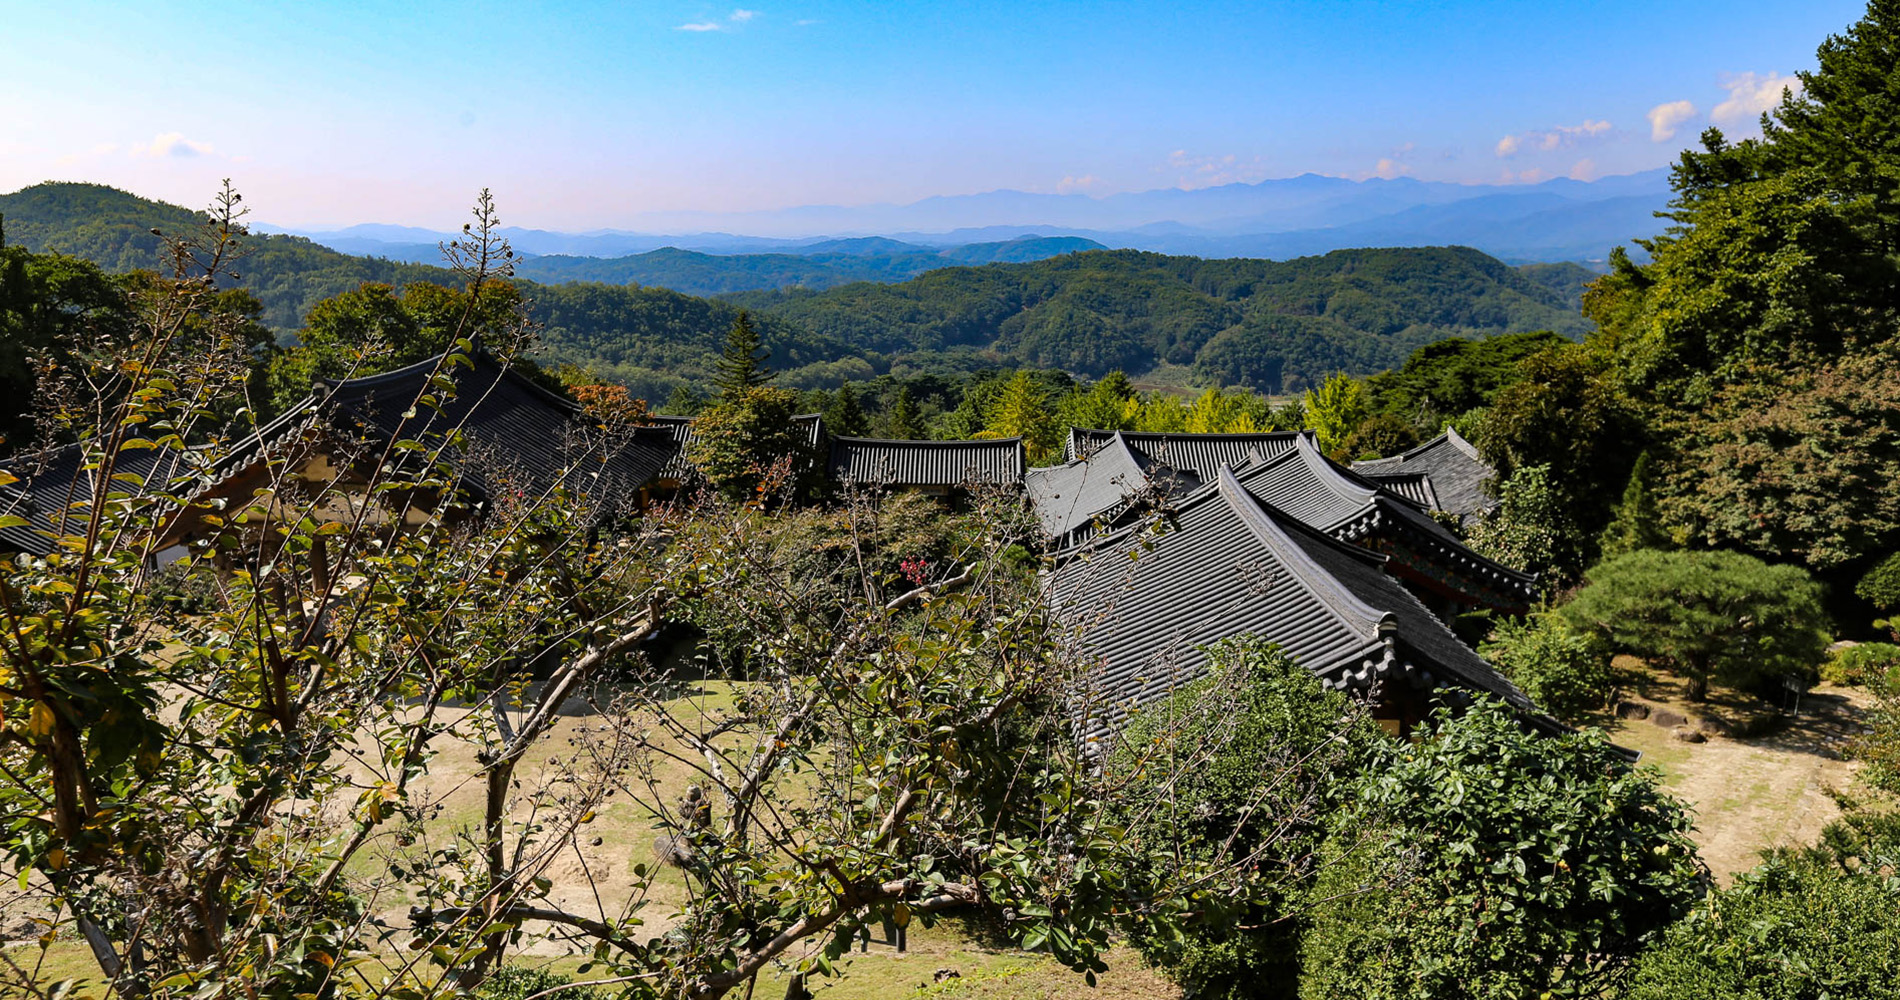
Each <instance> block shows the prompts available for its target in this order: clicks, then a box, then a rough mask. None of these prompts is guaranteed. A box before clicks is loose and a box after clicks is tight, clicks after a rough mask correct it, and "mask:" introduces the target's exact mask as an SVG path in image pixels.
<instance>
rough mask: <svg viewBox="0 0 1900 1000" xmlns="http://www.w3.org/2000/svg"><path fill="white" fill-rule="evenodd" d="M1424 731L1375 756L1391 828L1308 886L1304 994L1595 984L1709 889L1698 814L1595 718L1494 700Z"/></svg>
mask: <svg viewBox="0 0 1900 1000" xmlns="http://www.w3.org/2000/svg"><path fill="white" fill-rule="evenodd" d="M1424 736H1425V738H1424V739H1423V740H1422V741H1420V742H1416V743H1403V744H1401V743H1394V744H1389V745H1386V746H1384V747H1383V748H1382V755H1381V759H1378V760H1375V761H1374V762H1373V764H1372V766H1371V767H1370V768H1369V769H1367V770H1366V771H1365V772H1364V773H1365V780H1364V785H1363V791H1362V795H1361V808H1362V816H1363V817H1364V821H1365V822H1366V824H1367V825H1368V827H1367V828H1368V829H1369V830H1373V831H1378V833H1379V834H1381V835H1379V836H1374V837H1372V838H1371V839H1370V840H1369V841H1368V842H1366V843H1365V844H1364V845H1363V846H1362V847H1360V848H1359V849H1358V850H1357V851H1356V852H1355V853H1356V854H1357V855H1358V863H1357V864H1353V863H1346V864H1340V865H1336V866H1332V867H1329V868H1328V870H1327V871H1328V874H1327V877H1326V878H1325V879H1324V880H1322V882H1321V884H1319V885H1318V886H1317V887H1316V888H1315V889H1314V890H1313V898H1314V899H1315V900H1317V901H1318V902H1317V903H1316V906H1315V908H1314V910H1313V911H1312V912H1310V913H1309V915H1308V921H1309V923H1310V925H1311V929H1310V930H1308V931H1307V933H1306V935H1305V938H1304V941H1303V947H1302V952H1301V959H1302V963H1303V968H1302V970H1301V977H1302V984H1301V989H1300V994H1301V996H1310V997H1370V998H1393V1000H1398V998H1404V1000H1435V998H1440V997H1453V996H1456V997H1477V998H1497V1000H1504V998H1509V1000H1521V998H1524V997H1538V996H1600V995H1602V994H1603V993H1604V992H1605V991H1606V989H1607V988H1609V987H1612V986H1614V984H1615V982H1616V981H1617V980H1618V979H1619V978H1620V977H1621V976H1622V974H1623V973H1624V972H1625V970H1626V969H1627V968H1628V963H1629V962H1630V961H1631V960H1632V959H1634V957H1635V956H1636V955H1637V954H1639V953H1640V952H1641V951H1642V949H1643V948H1645V947H1647V946H1648V945H1649V944H1650V943H1651V942H1652V941H1654V940H1656V939H1658V938H1659V937H1661V935H1662V934H1663V933H1664V931H1665V930H1666V929H1667V928H1668V926H1669V925H1670V923H1672V922H1673V921H1674V920H1675V919H1676V918H1677V917H1678V916H1679V915H1680V914H1682V913H1683V912H1684V911H1685V910H1687V909H1688V907H1689V906H1690V905H1691V903H1692V902H1693V901H1694V900H1695V898H1696V897H1697V896H1698V895H1699V894H1700V893H1701V887H1702V878H1703V868H1702V865H1701V863H1700V862H1699V861H1698V860H1697V859H1696V854H1695V845H1694V844H1693V843H1692V842H1691V841H1690V840H1689V837H1688V830H1689V827H1690V821H1689V816H1688V813H1687V812H1686V811H1685V809H1684V807H1683V805H1682V804H1681V803H1680V802H1678V801H1676V800H1675V799H1674V798H1672V797H1671V796H1670V795H1669V794H1668V793H1666V792H1664V791H1663V790H1662V789H1661V787H1660V786H1659V781H1660V775H1659V774H1658V773H1657V772H1656V771H1654V770H1653V769H1649V768H1642V769H1638V768H1634V767H1631V766H1630V765H1629V764H1628V762H1626V761H1625V760H1624V759H1623V758H1621V757H1620V756H1618V754H1617V752H1616V750H1615V749H1614V748H1613V747H1611V745H1610V744H1609V742H1608V740H1607V739H1606V738H1605V737H1604V736H1603V734H1602V733H1601V732H1599V731H1596V730H1586V731H1582V732H1577V733H1570V734H1565V735H1562V736H1554V737H1552V736H1542V735H1537V734H1533V733H1530V732H1527V731H1526V730H1525V728H1524V727H1523V725H1522V724H1521V723H1520V721H1519V720H1518V718H1517V717H1516V716H1515V714H1514V713H1512V712H1511V711H1510V710H1509V709H1507V708H1505V707H1504V706H1503V705H1501V704H1499V703H1497V702H1495V701H1491V700H1488V699H1487V700H1481V701H1480V702H1478V703H1477V704H1476V705H1474V706H1472V707H1471V708H1470V709H1469V710H1468V711H1466V712H1465V713H1464V714H1463V715H1462V716H1455V717H1454V716H1449V715H1445V714H1441V715H1439V716H1437V717H1436V718H1435V719H1434V721H1433V729H1432V730H1431V731H1430V732H1428V733H1426V734H1424ZM1348 860H1349V861H1350V860H1351V859H1350V858H1349V859H1348ZM1381 882H1384V883H1385V884H1384V885H1381V884H1379V883H1381ZM1368 890H1369V891H1368Z"/></svg>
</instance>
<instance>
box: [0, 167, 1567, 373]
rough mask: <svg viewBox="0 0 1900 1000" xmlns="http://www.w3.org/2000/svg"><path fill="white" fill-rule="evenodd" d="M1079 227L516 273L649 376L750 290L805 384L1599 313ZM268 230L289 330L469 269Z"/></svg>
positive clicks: (574, 332) (1379, 255) (1550, 280)
mask: <svg viewBox="0 0 1900 1000" xmlns="http://www.w3.org/2000/svg"><path fill="white" fill-rule="evenodd" d="M0 216H4V219H5V226H6V237H7V239H8V240H9V241H11V242H15V243H18V244H21V245H23V246H25V247H27V248H28V249H32V250H45V249H57V250H61V251H64V252H67V253H71V254H74V255H76V256H80V257H84V258H87V259H89V260H92V261H94V262H96V263H98V264H100V265H101V266H103V267H106V268H108V269H111V270H116V271H125V270H131V269H134V268H137V267H141V266H150V265H151V264H152V263H154V262H156V261H157V260H158V249H159V245H160V244H159V240H158V238H157V237H155V236H153V235H152V233H151V230H152V229H154V228H157V229H161V230H171V231H179V230H183V229H185V228H188V227H189V226H191V225H193V224H194V221H195V213H192V212H190V211H188V210H186V209H182V208H178V207H176V206H172V205H166V204H162V203H159V202H153V201H148V200H146V199H143V198H139V197H137V196H135V195H131V194H128V193H126V192H123V191H118V190H115V189H112V188H108V187H102V186H98V185H90V184H42V185H37V186H35V187H31V188H26V189H24V190H22V191H19V192H16V193H14V194H10V195H0ZM1073 245H1079V244H1072V243H1071V242H1065V241H1063V240H1059V239H1055V240H1049V239H1038V240H1033V241H1011V242H1009V243H1002V244H986V245H977V246H973V247H964V248H957V250H956V251H955V252H959V253H962V254H964V255H966V256H977V257H979V258H980V257H984V256H1000V257H1007V256H1013V255H1019V254H1039V253H1044V252H1058V253H1061V255H1060V256H1054V257H1047V258H1046V259H1041V260H1035V261H1031V262H1020V263H989V264H984V265H982V266H960V267H947V268H938V269H935V270H930V271H927V272H925V273H922V274H919V275H917V276H916V277H912V278H910V279H908V280H904V281H898V282H895V283H876V282H870V281H861V282H855V283H852V284H847V285H842V286H839V287H836V288H830V289H827V290H823V291H820V290H815V289H811V288H793V289H783V290H779V291H767V292H744V293H737V294H732V295H728V296H725V297H723V298H722V299H705V298H697V297H694V296H691V295H686V294H682V293H680V292H678V291H669V290H666V289H665V288H660V287H650V286H651V285H653V284H663V282H647V281H643V282H641V284H640V285H639V286H632V285H627V284H624V283H622V282H619V281H613V282H606V281H600V280H598V279H601V278H606V277H610V276H612V277H617V276H618V275H617V274H615V273H614V272H612V270H611V268H612V267H613V266H614V265H616V264H617V263H621V262H624V261H626V260H633V259H638V258H622V259H621V262H616V261H588V260H585V259H581V258H567V259H566V260H567V261H568V262H569V263H566V264H564V265H562V266H564V267H567V268H568V269H569V272H568V273H567V274H565V275H559V276H560V277H566V278H570V279H572V278H589V279H595V280H592V281H567V282H563V283H559V284H552V283H550V284H541V283H537V282H532V281H524V282H523V283H522V286H523V290H524V292H525V293H526V294H527V296H528V297H529V298H530V299H531V300H532V301H533V313H534V315H535V317H536V318H537V319H538V320H539V321H540V322H541V323H542V324H543V325H544V327H545V336H544V340H545V344H546V346H547V349H548V353H549V354H550V355H551V356H552V357H553V359H554V360H560V361H573V362H577V363H582V364H590V365H594V366H596V367H598V368H600V369H601V370H602V372H603V374H607V375H610V376H613V377H617V378H620V379H622V380H624V381H626V382H628V383H629V384H630V385H633V386H634V387H635V388H636V389H637V390H639V391H641V392H645V393H649V394H658V393H660V392H662V391H664V390H666V389H667V388H669V387H670V385H672V384H674V383H677V382H679V381H681V380H689V381H699V380H702V379H704V378H705V377H706V375H707V374H708V372H709V371H710V367H709V365H710V363H711V359H712V357H713V355H714V354H715V353H716V351H717V348H718V346H719V343H720V337H721V336H722V335H723V332H724V330H725V328H726V327H727V326H729V325H730V324H731V322H732V318H733V316H734V315H736V312H737V310H738V309H739V308H750V309H752V310H753V311H755V312H756V313H758V314H759V316H760V325H761V328H762V332H763V334H764V335H765V337H766V340H767V343H768V344H769V345H770V346H772V347H773V349H774V351H775V360H774V362H773V363H774V365H775V366H776V367H778V368H780V369H781V370H783V371H785V372H786V374H787V377H788V381H790V382H791V383H793V384H797V385H806V386H820V385H827V384H836V383H837V382H839V381H841V380H845V379H861V378H868V377H871V376H872V375H875V374H879V373H881V372H884V371H888V370H890V369H891V368H892V367H893V366H900V367H903V368H906V369H911V370H917V369H936V370H943V369H966V370H967V369H970V368H974V367H994V366H997V365H1024V366H1032V367H1041V368H1059V369H1064V370H1067V371H1071V372H1076V373H1081V374H1087V375H1102V374H1105V373H1107V372H1109V371H1112V370H1115V369H1122V370H1126V371H1128V372H1131V373H1136V374H1139V373H1141V372H1145V371H1148V370H1149V369H1152V368H1154V367H1156V366H1157V365H1161V364H1173V365H1184V366H1192V367H1193V369H1194V370H1195V372H1196V374H1197V375H1198V376H1199V377H1200V378H1201V379H1202V380H1205V381H1207V382H1210V383H1213V382H1218V383H1222V384H1244V385H1251V386H1254V387H1256V388H1259V389H1262V390H1266V391H1269V392H1282V391H1292V390H1296V389H1299V388H1301V387H1303V386H1306V385H1309V384H1312V383H1313V382H1314V381H1315V380H1317V379H1320V378H1323V377H1324V376H1325V375H1327V374H1329V373H1331V372H1335V371H1345V372H1350V373H1355V374H1364V373H1369V372H1374V371H1380V370H1384V369H1387V368H1391V367H1394V366H1396V365H1397V364H1399V363H1400V362H1402V361H1403V360H1404V359H1405V357H1406V356H1407V355H1408V354H1410V353H1411V352H1412V351H1413V350H1414V349H1416V348H1417V347H1419V346H1421V345H1423V344H1427V343H1431V342H1433V341H1436V340H1441V339H1444V338H1446V337H1454V336H1462V337H1486V336H1491V335H1495V334H1500V333H1508V332H1517V331H1524V330H1538V329H1547V330H1554V331H1557V332H1558V333H1561V334H1564V335H1566V336H1572V337H1575V336H1577V335H1580V334H1581V333H1582V332H1583V331H1584V330H1585V329H1586V324H1585V321H1584V320H1583V319H1582V318H1581V317H1580V316H1579V315H1578V313H1577V296H1578V294H1579V290H1580V288H1581V282H1582V281H1583V280H1585V279H1586V276H1587V272H1584V271H1583V270H1582V269H1581V268H1571V269H1562V268H1559V269H1555V270H1553V269H1550V268H1540V269H1537V270H1533V271H1529V272H1527V271H1525V270H1522V269H1518V268H1513V267H1511V266H1509V265H1506V264H1504V263H1502V262H1500V261H1498V260H1496V259H1494V258H1491V257H1488V256H1486V255H1484V254H1482V253H1480V252H1478V251H1476V250H1471V249H1468V248H1463V247H1428V248H1413V249H1392V250H1341V251H1335V252H1333V253H1330V254H1326V255H1324V256H1319V257H1305V258H1300V259H1297V260H1291V261H1283V262H1275V261H1265V260H1248V259H1228V260H1203V259H1201V258H1197V257H1170V256H1165V255H1162V254H1153V253H1142V252H1138V251H1130V250H1092V251H1087V252H1081V253H1068V252H1063V251H1065V250H1068V249H1071V248H1072V246H1073ZM252 247H253V252H252V254H251V255H250V256H249V257H248V258H246V259H245V260H244V261H243V262H242V263H241V264H240V271H241V273H242V275H243V283H244V284H245V285H246V286H247V287H248V288H250V289H251V290H252V291H253V292H254V293H255V294H256V295H257V296H258V298H259V299H260V300H262V302H263V303H264V307H265V313H264V318H265V322H266V323H268V324H269V325H270V326H271V327H272V328H274V329H276V330H278V331H280V332H285V333H288V332H294V331H295V330H296V329H298V328H299V327H300V326H301V325H302V321H303V317H304V316H305V315H306V314H307V313H308V311H309V309H310V308H311V306H313V305H315V304H316V303H317V302H320V301H322V300H324V299H326V298H329V297H331V296H333V295H336V294H338V293H340V292H343V291H347V290H349V289H352V288H355V287H357V286H358V285H361V284H362V283H364V282H384V283H390V284H405V283H409V282H418V281H422V282H433V283H437V284H454V283H455V282H454V277H453V275H452V274H450V273H449V272H448V271H446V270H444V269H442V268H435V267H428V266H424V265H419V264H406V263H398V262H392V261H388V260H382V259H377V258H364V257H352V256H348V255H346V254H342V253H338V252H336V251H334V250H330V249H328V248H326V247H322V246H319V245H317V244H315V243H312V242H310V241H308V240H305V239H302V238H300V237H293V236H258V237H254V238H253V240H252ZM893 250H894V248H893ZM909 255H910V254H908V253H907V252H904V251H895V252H891V251H887V252H884V253H874V254H869V255H867V254H863V253H859V254H856V255H847V254H839V255H837V256H839V257H846V256H853V257H855V259H856V260H857V261H858V262H859V264H860V265H861V266H871V267H881V266H887V264H881V263H878V261H879V260H885V261H888V260H890V259H895V258H898V257H903V256H909ZM640 256H641V257H646V258H653V257H655V255H653V254H646V255H640ZM918 256H923V255H921V254H919V255H918ZM815 259H816V258H798V257H794V256H792V255H784V254H758V255H746V257H745V258H740V260H741V261H742V262H745V261H749V262H751V264H752V265H755V266H756V268H757V269H758V270H759V275H761V276H762V277H756V278H755V280H761V281H762V280H764V278H765V277H769V278H771V280H772V282H776V283H784V281H785V279H787V278H790V279H794V280H795V279H797V276H798V275H797V272H796V271H795V269H796V268H799V267H806V268H809V267H812V266H813V261H814V260H815ZM939 259H941V258H939ZM720 260H721V259H720V258H708V257H707V256H706V255H703V254H688V253H684V252H681V251H662V252H660V256H659V258H658V262H659V263H663V264H665V266H666V267H668V268H671V269H673V270H674V271H676V272H678V273H681V274H688V273H689V272H694V269H698V272H696V273H698V274H699V277H700V278H705V279H707V280H710V279H711V278H713V277H717V274H716V273H715V272H716V268H717V267H718V266H723V265H720V264H719V262H720ZM732 260H733V258H727V259H726V261H727V262H728V263H730V261H732ZM768 265H769V266H768ZM772 268H778V269H780V270H778V271H776V272H772V271H771V269H772ZM768 272H770V273H768ZM542 273H544V274H546V275H547V276H549V277H554V276H556V275H555V274H553V273H551V272H542ZM898 276H899V275H897V274H892V275H891V276H890V277H892V278H895V277H898ZM683 283H684V282H683Z"/></svg>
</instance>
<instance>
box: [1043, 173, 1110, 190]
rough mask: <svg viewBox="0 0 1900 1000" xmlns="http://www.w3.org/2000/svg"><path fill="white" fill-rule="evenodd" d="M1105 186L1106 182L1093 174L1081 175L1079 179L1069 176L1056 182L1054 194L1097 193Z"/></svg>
mask: <svg viewBox="0 0 1900 1000" xmlns="http://www.w3.org/2000/svg"><path fill="white" fill-rule="evenodd" d="M1106 186H1108V182H1107V181H1105V180H1103V179H1101V178H1100V177H1097V176H1095V175H1094V174H1083V175H1082V176H1080V177H1077V176H1075V175H1074V174H1070V175H1069V176H1067V177H1064V178H1062V179H1061V180H1060V181H1057V182H1056V193H1057V194H1088V193H1089V192H1091V191H1097V190H1100V189H1102V188H1104V187H1106Z"/></svg>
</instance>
